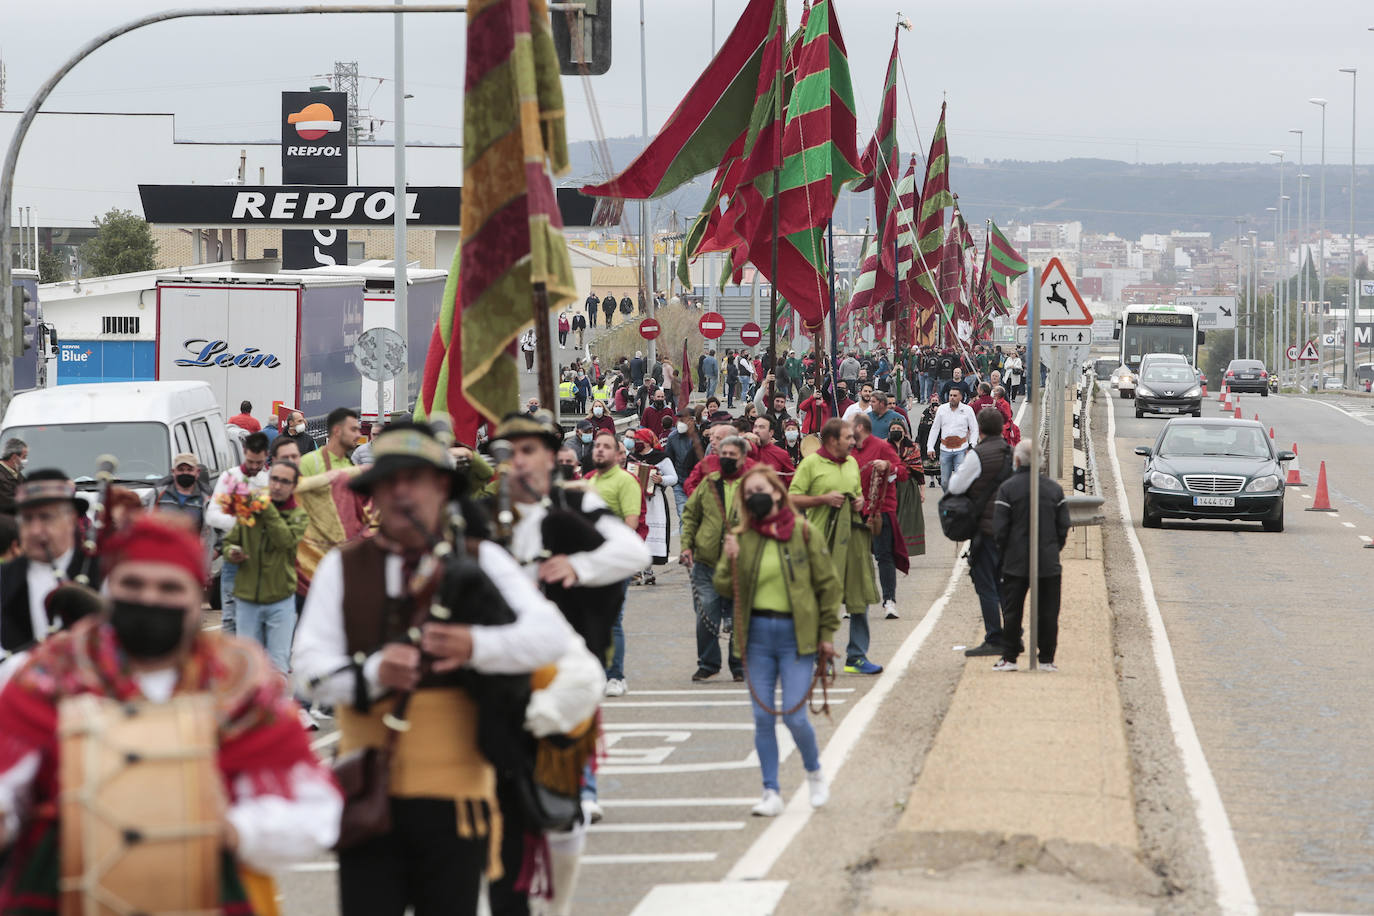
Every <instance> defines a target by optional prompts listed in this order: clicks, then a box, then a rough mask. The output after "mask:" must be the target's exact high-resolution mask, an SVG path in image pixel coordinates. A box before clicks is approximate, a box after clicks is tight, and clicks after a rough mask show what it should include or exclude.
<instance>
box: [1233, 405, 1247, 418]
mask: <svg viewBox="0 0 1374 916" xmlns="http://www.w3.org/2000/svg"><path fill="white" fill-rule="evenodd" d="M1235 418H1236V419H1237V420H1243V419H1245V418H1244V417H1242V416H1241V415H1240V405H1239V404H1237V405H1236V417H1235Z"/></svg>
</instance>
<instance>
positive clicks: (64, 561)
mask: <svg viewBox="0 0 1374 916" xmlns="http://www.w3.org/2000/svg"><path fill="white" fill-rule="evenodd" d="M75 552H76V548H75V547H73V548H71V549H70V550H68V551H67V552H66V553H64V554H62V556H60V557H58V558H57V559H56V560H53V561H52V562H51V563H37V562H35V561H33V560H29V565H28V570H27V572H26V574H25V578H26V579H27V580H28V585H29V622H30V623H32V624H33V638H34V639H36V640H38V641H39V642H42V641H43V640H44V639H45V638H47V635H48V624H49V622H50V621H49V620H48V608H47V606H46V604H45V602H46V601H47V598H48V593H49V592H51V591H52V590H53V589H55V588H57V586H58V581H59V580H58V578H57V570H59V569H60V570H62V574H63V575H66V573H67V568H68V567H69V566H70V565H71V562H72V555H73V554H74V553H75Z"/></svg>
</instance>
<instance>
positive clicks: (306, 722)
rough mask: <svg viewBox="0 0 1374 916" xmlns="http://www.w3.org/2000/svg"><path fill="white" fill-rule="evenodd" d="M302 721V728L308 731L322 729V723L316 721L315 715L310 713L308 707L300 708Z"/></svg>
mask: <svg viewBox="0 0 1374 916" xmlns="http://www.w3.org/2000/svg"><path fill="white" fill-rule="evenodd" d="M300 722H301V728H304V729H305V730H306V731H308V732H317V731H319V730H320V723H318V722H316V721H315V717H314V716H312V715H311V714H310V710H308V709H302V710H300Z"/></svg>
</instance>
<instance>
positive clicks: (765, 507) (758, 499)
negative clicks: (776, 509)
mask: <svg viewBox="0 0 1374 916" xmlns="http://www.w3.org/2000/svg"><path fill="white" fill-rule="evenodd" d="M744 508H746V509H748V510H749V514H750V515H752V516H754V518H767V517H768V514H769V513H770V512H772V511H773V497H772V496H769V495H768V494H767V493H750V494H749V495H748V496H746V497H744Z"/></svg>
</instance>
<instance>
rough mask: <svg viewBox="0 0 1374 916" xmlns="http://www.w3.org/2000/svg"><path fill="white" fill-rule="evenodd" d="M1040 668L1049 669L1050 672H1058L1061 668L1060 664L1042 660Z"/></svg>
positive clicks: (1042, 669)
mask: <svg viewBox="0 0 1374 916" xmlns="http://www.w3.org/2000/svg"><path fill="white" fill-rule="evenodd" d="M1040 670H1041V671H1048V672H1049V673H1050V674H1054V673H1055V672H1057V671H1058V670H1059V666H1058V665H1056V664H1055V663H1054V662H1041V663H1040Z"/></svg>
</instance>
